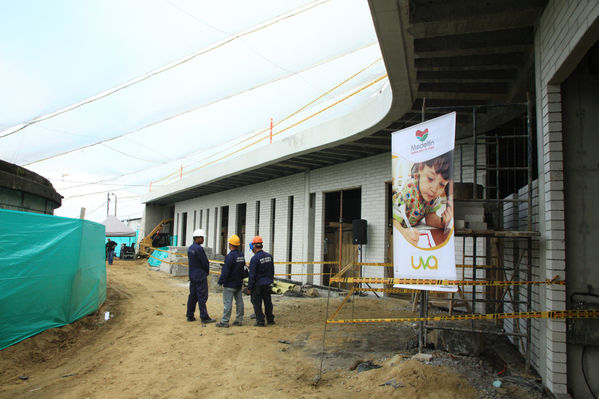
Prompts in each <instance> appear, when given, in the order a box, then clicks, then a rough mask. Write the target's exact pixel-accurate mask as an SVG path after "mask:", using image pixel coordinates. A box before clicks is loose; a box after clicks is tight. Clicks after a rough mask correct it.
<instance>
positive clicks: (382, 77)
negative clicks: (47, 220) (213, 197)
mask: <svg viewBox="0 0 599 399" xmlns="http://www.w3.org/2000/svg"><path fill="white" fill-rule="evenodd" d="M380 60H381V58H379V59H377V60H376V61H374V62H373V63H371V64H370V65H368V66H367V67H366V68H364V69H362V70H361V71H360V72H362V71H364V70H365V69H367V68H369V67H370V66H372V65H374V64H375V63H376V62H379V61H380ZM360 72H358V73H360ZM358 73H356V74H354V75H352V77H353V76H356V75H357V74H358ZM386 76H387V75H386V74H385V75H382V76H380V77H378V78H377V79H375V80H374V81H371V82H370V83H368V84H366V85H365V86H363V87H362V88H360V89H358V90H356V91H354V92H352V93H350V94H349V95H346V96H345V97H343V98H342V99H340V100H338V101H336V102H335V103H333V104H331V105H329V106H327V107H326V108H324V109H322V110H320V111H318V112H317V113H315V114H312V115H310V116H309V117H307V118H304V119H302V120H301V121H299V122H297V123H295V124H293V125H291V126H289V127H287V128H285V129H283V130H281V131H279V132H277V133H274V134H273V137H274V136H275V135H278V134H280V133H282V132H284V131H286V130H289V129H290V128H292V127H295V126H297V125H298V124H300V123H302V122H304V121H305V120H307V119H309V118H311V117H314V116H316V115H317V114H319V113H321V112H323V111H325V110H327V109H330V108H331V107H333V106H334V105H337V104H339V103H341V102H342V101H345V100H347V99H348V98H350V97H352V96H353V95H355V94H358V93H359V92H361V91H363V90H365V89H366V88H368V87H370V86H372V85H373V84H375V83H377V82H378V81H380V80H382V79H384V78H385V77H386ZM352 77H350V78H348V79H351V78H352ZM348 79H346V80H345V81H344V82H342V83H340V84H339V85H337V86H335V87H334V88H333V89H330V90H329V91H332V90H334V89H335V88H337V87H339V86H340V85H342V84H343V83H345V82H346V81H347V80H348ZM321 97H322V96H321ZM314 101H316V100H313V101H312V102H311V103H313V102H314ZM311 103H308V104H307V105H305V106H304V107H302V108H301V109H300V110H298V111H296V112H294V113H293V114H292V116H293V115H295V114H297V113H298V112H300V111H301V110H303V109H305V108H306V107H307V106H308V105H310V104H311ZM289 117H291V116H289ZM289 117H287V118H286V119H288V118H289ZM265 131H266V130H262V131H260V132H258V133H256V134H254V135H253V136H250V137H248V138H246V139H243V140H242V141H241V142H238V143H237V144H235V145H233V146H231V147H228V148H227V149H230V148H232V147H236V146H237V145H239V144H240V143H242V142H244V141H247V140H249V139H251V138H253V137H256V136H257V135H258V134H261V133H264V132H265ZM267 137H269V136H265V137H263V138H262V139H259V140H257V141H256V142H253V143H250V144H249V145H246V146H244V147H242V148H240V149H237V150H236V151H233V152H232V153H230V154H226V155H225V156H223V157H220V158H218V159H216V160H214V161H212V162H210V163H208V164H204V165H202V166H200V167H198V168H195V169H193V171H195V170H197V169H200V168H203V167H206V166H208V165H210V164H213V163H216V162H218V161H220V160H222V159H224V158H226V157H228V156H231V155H233V154H235V153H237V152H240V151H241V150H243V149H246V148H248V147H249V146H251V145H254V144H256V143H257V142H259V141H262V140H264V139H266V138H267ZM223 151H225V150H222V151H220V152H219V153H222V152H223ZM217 154H218V153H217ZM188 155H189V154H188ZM214 155H216V154H213V155H211V156H214ZM57 156H58V155H57ZM211 156H210V157H211ZM208 158H209V157H208ZM204 159H206V158H204ZM37 162H41V161H36V163H37ZM169 162H172V160H166V161H164V162H161V163H159V164H156V165H153V166H150V167H149V168H144V169H140V170H134V171H132V172H129V173H123V174H120V175H117V176H113V177H111V178H108V179H102V180H98V181H95V182H90V183H87V184H81V185H79V186H72V187H69V188H70V189H72V188H77V187H83V186H86V185H94V184H98V183H104V182H107V181H112V180H115V179H118V178H120V177H125V176H130V175H133V174H136V173H139V172H142V171H146V170H150V169H154V168H157V167H160V166H163V165H166V164H168V163H169ZM178 173H180V171H179V170H177V171H175V172H173V173H171V174H169V175H167V176H165V177H163V178H161V179H160V180H157V181H152V183H158V182H160V181H163V180H165V179H167V178H169V177H172V176H174V175H176V174H178ZM188 173H191V171H186V172H185V173H184V174H188ZM115 184H116V183H115Z"/></svg>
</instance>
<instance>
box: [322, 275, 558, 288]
mask: <svg viewBox="0 0 599 399" xmlns="http://www.w3.org/2000/svg"><path fill="white" fill-rule="evenodd" d="M330 282H331V283H349V284H351V283H367V284H394V285H395V284H412V285H483V286H484V285H487V286H496V287H504V286H511V285H542V284H556V285H566V281H565V280H558V279H551V280H550V279H547V280H544V281H510V280H507V281H506V280H478V281H473V280H427V279H414V278H392V277H388V278H382V277H381V278H377V277H331V280H330Z"/></svg>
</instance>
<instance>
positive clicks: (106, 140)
mask: <svg viewBox="0 0 599 399" xmlns="http://www.w3.org/2000/svg"><path fill="white" fill-rule="evenodd" d="M376 44H377V43H376V42H374V43H369V44H367V45H364V46H362V47H360V48H357V49H354V50H352V51H350V52H347V53H344V54H341V55H338V56H335V57H331V58H327V59H326V60H323V61H320V62H318V63H316V64H313V65H310V66H309V67H307V68H304V69H302V70H301V71H299V72H296V73H292V74H287V75H284V76H281V77H279V78H276V79H273V80H270V81H268V82H264V83H260V84H257V85H255V86H252V87H250V88H247V89H244V90H241V91H237V92H235V93H231V94H229V95H227V96H225V97H222V98H219V99H217V100H214V101H211V102H208V103H205V104H201V105H198V106H196V107H192V108H189V109H186V110H184V111H181V112H179V113H176V114H173V115H169V116H167V117H166V118H163V119H160V120H157V121H154V122H151V123H148V124H146V125H144V126H141V127H138V128H136V129H133V130H130V131H127V132H124V133H122V134H119V135H117V136H113V137H110V138H107V139H103V140H99V141H96V142H93V143H90V144H87V145H83V146H79V147H77V148H73V149H70V150H67V151H63V152H61V153H58V154H53V155H50V156H47V157H45V158H41V159H36V160H35V161H31V162H27V163H25V164H24V165H23V166H29V165H32V164H35V163H39V162H43V161H47V160H49V159H54V158H57V157H60V156H62V155H66V154H70V153H72V152H75V151H79V150H83V149H86V148H90V147H94V146H97V145H100V144H103V143H107V142H110V141H114V140H117V139H119V138H125V137H126V136H129V135H131V134H134V133H137V132H139V131H141V130H143V129H147V128H150V127H153V126H156V125H159V124H161V123H164V122H168V121H170V120H173V119H175V118H178V117H180V116H183V115H186V114H189V113H192V112H195V111H199V110H201V109H204V108H207V107H210V106H213V105H216V104H219V103H221V102H223V101H227V100H230V99H232V98H235V97H237V96H240V95H243V94H246V93H250V92H252V91H254V90H257V89H259V88H262V87H266V86H268V85H270V84H273V83H276V82H279V81H282V80H285V79H287V78H290V77H292V76H300V75H301V74H302V73H305V72H308V71H310V70H313V69H315V68H318V67H320V66H322V65H325V64H327V63H330V62H333V61H336V60H339V59H342V58H343V57H346V56H348V55H351V54H354V53H356V52H358V51H361V50H364V49H367V48H369V47H372V46H374V45H376ZM380 59H382V58H379V60H380ZM377 61H378V60H377ZM46 129H48V130H53V129H49V128H46ZM54 130H55V131H58V132H62V133H65V134H72V135H77V134H76V133H72V132H66V131H60V130H57V129H54ZM78 136H81V137H85V136H84V135H78ZM3 137H6V136H0V140H1V139H2V138H3ZM192 153H193V152H191V153H189V154H192ZM189 154H187V155H189ZM187 155H184V156H183V157H185V156H187Z"/></svg>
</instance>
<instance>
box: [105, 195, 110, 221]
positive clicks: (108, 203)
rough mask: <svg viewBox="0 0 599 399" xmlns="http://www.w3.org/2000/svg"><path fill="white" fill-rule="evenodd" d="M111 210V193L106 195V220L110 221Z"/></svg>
mask: <svg viewBox="0 0 599 399" xmlns="http://www.w3.org/2000/svg"><path fill="white" fill-rule="evenodd" d="M109 209H110V193H106V219H108V210H109Z"/></svg>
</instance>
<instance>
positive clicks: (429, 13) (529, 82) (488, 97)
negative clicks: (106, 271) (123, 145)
mask: <svg viewBox="0 0 599 399" xmlns="http://www.w3.org/2000/svg"><path fill="white" fill-rule="evenodd" d="M547 1H548V0H503V1H501V2H482V1H479V0H369V5H370V11H371V14H372V19H373V22H374V27H375V30H376V34H377V37H378V40H379V46H380V48H381V52H382V54H383V59H384V62H385V67H386V69H387V74H388V78H389V86H386V87H385V89H383V90H382V91H381V92H380V93H379V95H378V96H377V97H376V98H375V99H373V101H372V102H370V103H369V104H367V105H365V106H364V107H363V108H362V109H359V110H357V111H354V112H353V113H351V114H349V115H346V116H344V117H341V118H338V119H336V120H333V121H330V122H327V123H324V124H322V125H320V126H317V127H314V128H311V129H309V130H306V131H304V132H301V133H297V134H295V135H294V136H292V137H288V138H286V139H283V140H280V141H275V142H274V143H272V144H269V145H267V146H263V147H261V148H259V149H256V150H254V151H251V152H247V153H246V154H243V155H240V156H238V157H235V158H232V159H230V160H227V161H226V162H222V163H219V164H217V165H214V166H212V167H207V168H205V169H202V170H200V171H199V172H198V173H197V174H195V175H192V176H190V177H188V178H185V179H183V180H181V181H179V182H176V183H173V184H170V185H168V186H165V187H157V188H155V189H153V191H152V192H150V193H149V194H147V195H146V196H144V197H143V198H142V202H144V203H147V204H156V205H166V204H172V203H174V202H178V201H183V200H186V199H189V198H194V197H199V196H202V195H208V194H212V193H216V192H219V191H224V190H229V189H232V188H236V187H240V186H245V185H249V184H254V183H258V182H261V181H267V180H271V179H275V178H278V177H283V176H288V175H291V174H295V173H298V172H304V171H307V170H312V169H318V168H321V167H325V166H329V165H333V164H337V163H342V162H347V161H351V160H355V159H359V158H363V157H368V156H372V155H376V154H380V153H388V152H390V149H391V137H390V136H391V132H393V131H396V130H399V129H401V128H404V127H407V126H410V125H413V124H416V123H418V122H419V121H420V120H421V117H422V116H421V109H422V108H423V103H424V104H425V106H426V116H427V118H429V119H430V118H432V117H436V116H439V115H442V114H444V113H446V112H449V109H448V108H449V107H458V115H457V121H458V126H457V131H456V138H458V139H459V138H463V137H470V136H471V134H472V133H471V132H472V119H473V118H472V109H473V107H474V106H479V105H485V104H497V103H514V102H524V101H525V99H526V92H527V91H528V92H531V93H534V79H533V72H534V54H533V39H534V25H535V23H536V21H537V19H538V17H539V16H540V14H541V13H542V11H543V9H544V8H545V6H546V4H547ZM433 107H437V108H440V107H448V108H447V109H431V108H433ZM460 107H461V108H460ZM477 109H478V111H477V120H476V123H477V125H476V126H477V131H478V132H479V133H483V132H486V131H489V130H491V129H493V128H496V127H497V126H500V125H502V124H504V123H506V122H508V121H510V120H513V119H514V118H515V117H517V116H518V115H521V114H522V112H523V111H524V108H518V107H516V108H495V109H488V110H487V109H482V108H477Z"/></svg>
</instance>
